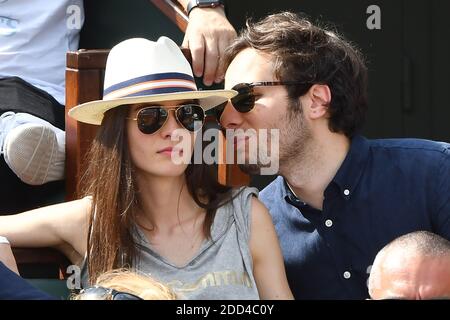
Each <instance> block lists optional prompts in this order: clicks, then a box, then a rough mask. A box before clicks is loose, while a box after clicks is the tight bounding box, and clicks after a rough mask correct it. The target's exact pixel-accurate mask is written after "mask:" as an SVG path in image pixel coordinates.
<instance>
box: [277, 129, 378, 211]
mask: <svg viewBox="0 0 450 320" xmlns="http://www.w3.org/2000/svg"><path fill="white" fill-rule="evenodd" d="M369 149H370V148H369V141H368V140H367V139H366V138H364V137H363V136H359V135H358V136H355V137H353V139H352V140H351V143H350V149H349V151H348V153H347V156H346V157H345V159H344V162H343V163H342V165H341V166H340V168H339V170H338V171H337V173H336V175H335V176H334V178H333V180H332V181H331V183H330V186H331V185H332V184H336V185H337V186H338V188H339V190H340V194H341V195H342V196H343V197H344V198H346V199H349V198H350V197H351V195H352V193H353V191H354V190H355V189H356V186H357V185H358V182H359V179H360V178H361V176H362V173H363V172H364V169H365V166H366V163H367V159H368V157H369ZM328 189H329V187H328V188H327V189H326V190H325V193H326V192H327V190H328ZM281 193H282V196H283V198H284V199H286V200H289V201H290V202H291V203H298V204H302V203H303V201H302V200H301V199H298V198H297V197H296V195H295V194H294V193H293V192H292V190H291V188H290V187H289V185H288V184H287V181H286V179H285V178H284V177H283V184H282V188H281Z"/></svg>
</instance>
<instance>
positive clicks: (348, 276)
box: [344, 271, 352, 279]
mask: <svg viewBox="0 0 450 320" xmlns="http://www.w3.org/2000/svg"><path fill="white" fill-rule="evenodd" d="M351 276H352V274H351V273H350V272H348V271H345V272H344V278H345V279H350V277H351Z"/></svg>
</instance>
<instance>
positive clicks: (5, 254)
mask: <svg viewBox="0 0 450 320" xmlns="http://www.w3.org/2000/svg"><path fill="white" fill-rule="evenodd" d="M0 262H2V263H3V264H4V265H5V266H7V267H8V268H9V269H10V270H12V271H14V272H15V273H17V274H19V270H18V269H17V263H16V259H14V255H13V253H12V251H11V246H10V245H9V244H7V243H0Z"/></svg>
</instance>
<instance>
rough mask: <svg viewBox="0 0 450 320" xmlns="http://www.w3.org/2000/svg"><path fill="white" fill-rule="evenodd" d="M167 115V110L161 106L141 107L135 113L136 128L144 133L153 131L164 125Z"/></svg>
mask: <svg viewBox="0 0 450 320" xmlns="http://www.w3.org/2000/svg"><path fill="white" fill-rule="evenodd" d="M167 116H168V112H167V110H165V109H164V108H161V107H156V108H152V107H150V108H144V109H141V110H140V111H139V113H138V115H137V124H138V128H139V130H141V132H142V133H145V134H152V133H155V132H156V131H158V130H159V129H160V128H161V127H162V126H163V125H164V123H165V122H166V119H167Z"/></svg>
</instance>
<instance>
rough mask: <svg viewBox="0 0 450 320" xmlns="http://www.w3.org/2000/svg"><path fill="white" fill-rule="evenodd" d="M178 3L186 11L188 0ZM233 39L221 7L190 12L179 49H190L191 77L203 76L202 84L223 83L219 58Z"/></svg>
mask: <svg viewBox="0 0 450 320" xmlns="http://www.w3.org/2000/svg"><path fill="white" fill-rule="evenodd" d="M178 2H179V3H180V4H181V5H182V6H183V8H184V9H185V10H186V9H187V6H188V3H189V0H178ZM235 38H236V31H235V30H234V28H233V26H232V25H231V24H230V23H229V21H228V19H227V17H226V16H225V10H224V8H223V7H222V6H218V7H215V8H198V7H195V8H194V9H192V11H191V12H190V14H189V23H188V27H187V30H186V34H185V36H184V40H183V44H182V47H185V48H189V49H190V51H191V56H192V68H193V70H194V75H195V76H196V77H201V76H202V75H203V83H204V84H205V85H207V86H210V85H212V84H213V82H216V83H220V82H222V81H223V78H224V74H225V70H223V68H221V67H220V65H219V61H220V57H221V56H222V55H223V52H224V51H225V49H226V48H227V47H228V46H229V45H230V44H231V42H232V41H233V40H234V39H235Z"/></svg>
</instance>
